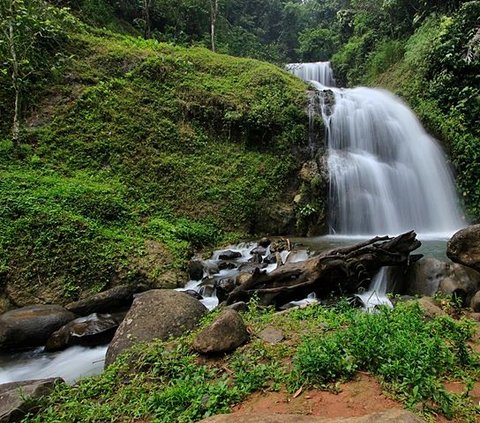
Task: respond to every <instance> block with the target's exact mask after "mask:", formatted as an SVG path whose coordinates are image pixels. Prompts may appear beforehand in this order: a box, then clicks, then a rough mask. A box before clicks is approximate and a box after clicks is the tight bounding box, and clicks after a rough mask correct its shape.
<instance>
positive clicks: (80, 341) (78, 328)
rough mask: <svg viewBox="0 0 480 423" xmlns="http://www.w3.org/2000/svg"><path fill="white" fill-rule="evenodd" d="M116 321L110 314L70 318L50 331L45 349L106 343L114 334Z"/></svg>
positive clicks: (57, 349) (51, 349)
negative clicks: (67, 321)
mask: <svg viewBox="0 0 480 423" xmlns="http://www.w3.org/2000/svg"><path fill="white" fill-rule="evenodd" d="M118 324H119V323H118V321H117V320H116V319H115V318H114V317H113V316H112V315H110V314H97V313H93V314H90V315H89V316H86V317H79V318H78V319H75V320H72V321H71V322H70V323H67V324H66V325H65V326H63V327H61V328H60V329H59V330H57V331H55V332H54V333H52V335H51V336H50V338H48V341H47V344H46V345H45V350H46V351H60V350H64V349H65V348H67V347H70V346H72V345H84V346H89V347H92V346H96V345H102V344H107V343H108V342H110V341H111V340H112V338H113V335H115V331H116V330H117V328H118Z"/></svg>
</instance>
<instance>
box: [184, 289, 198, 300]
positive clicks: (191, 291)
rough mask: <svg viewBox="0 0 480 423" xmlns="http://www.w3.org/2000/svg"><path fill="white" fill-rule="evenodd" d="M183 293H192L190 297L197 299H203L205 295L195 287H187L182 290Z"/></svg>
mask: <svg viewBox="0 0 480 423" xmlns="http://www.w3.org/2000/svg"><path fill="white" fill-rule="evenodd" d="M182 292H183V293H185V294H187V295H190V297H192V298H195V299H196V300H203V297H202V296H201V295H200V294H199V293H198V292H197V291H195V290H194V289H186V290H185V291H182Z"/></svg>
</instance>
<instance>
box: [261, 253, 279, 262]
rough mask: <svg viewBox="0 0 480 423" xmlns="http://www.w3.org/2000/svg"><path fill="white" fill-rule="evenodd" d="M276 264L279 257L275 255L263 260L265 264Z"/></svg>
mask: <svg viewBox="0 0 480 423" xmlns="http://www.w3.org/2000/svg"><path fill="white" fill-rule="evenodd" d="M276 262H277V255H276V254H273V253H271V254H269V255H268V256H266V257H264V258H263V263H265V264H275V263H276Z"/></svg>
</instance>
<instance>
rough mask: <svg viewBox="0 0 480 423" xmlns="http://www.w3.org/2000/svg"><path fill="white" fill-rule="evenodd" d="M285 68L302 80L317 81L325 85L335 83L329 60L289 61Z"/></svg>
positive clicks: (331, 85) (328, 85)
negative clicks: (310, 61) (312, 61)
mask: <svg viewBox="0 0 480 423" xmlns="http://www.w3.org/2000/svg"><path fill="white" fill-rule="evenodd" d="M287 70H288V71H289V72H291V73H293V74H294V75H295V76H298V77H299V78H300V79H303V80H304V81H315V82H319V83H320V84H322V85H325V86H326V87H334V86H335V85H336V83H335V79H334V78H333V71H332V68H331V66H330V62H315V63H289V64H288V65H287Z"/></svg>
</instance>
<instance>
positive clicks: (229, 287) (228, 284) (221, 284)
mask: <svg viewBox="0 0 480 423" xmlns="http://www.w3.org/2000/svg"><path fill="white" fill-rule="evenodd" d="M214 286H215V288H220V289H223V290H225V291H227V292H231V291H233V290H234V289H235V287H236V286H237V282H236V279H235V278H223V279H219V280H217V281H216V282H215V285H214Z"/></svg>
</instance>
